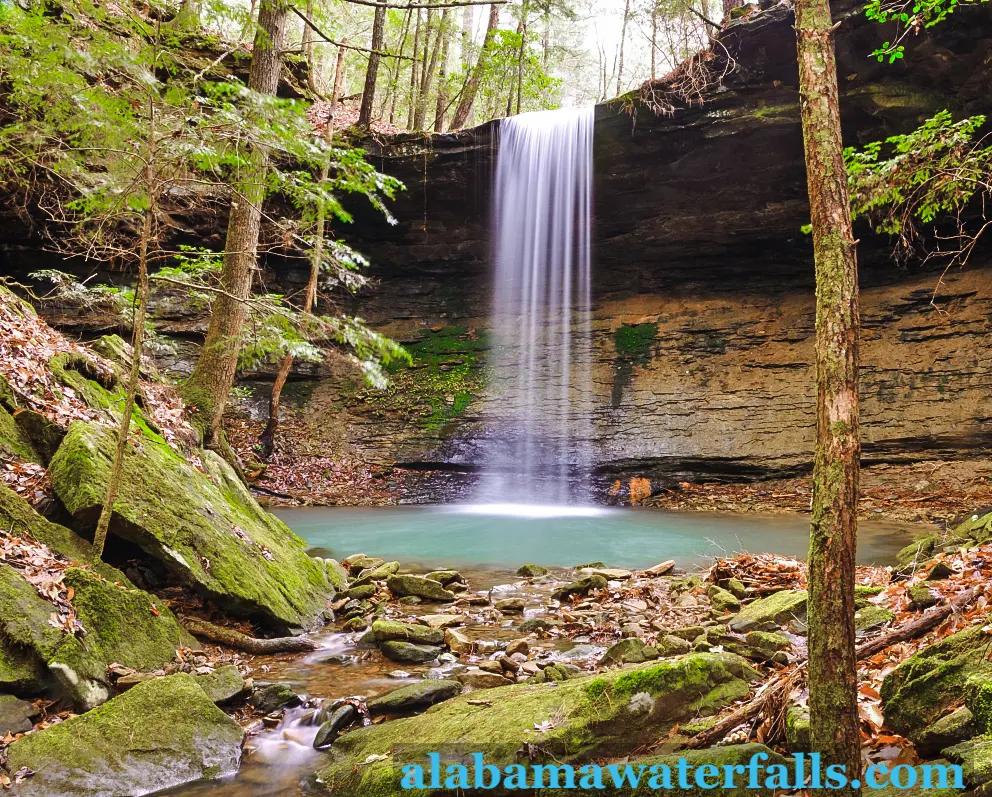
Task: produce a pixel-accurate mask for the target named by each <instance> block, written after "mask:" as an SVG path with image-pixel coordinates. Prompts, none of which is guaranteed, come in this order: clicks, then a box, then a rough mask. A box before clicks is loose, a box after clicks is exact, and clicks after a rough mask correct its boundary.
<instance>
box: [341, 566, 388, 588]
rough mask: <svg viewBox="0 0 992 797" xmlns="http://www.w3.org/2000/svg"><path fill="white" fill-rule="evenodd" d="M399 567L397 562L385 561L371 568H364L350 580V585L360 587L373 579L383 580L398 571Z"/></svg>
mask: <svg viewBox="0 0 992 797" xmlns="http://www.w3.org/2000/svg"><path fill="white" fill-rule="evenodd" d="M399 569H400V563H399V562H385V563H384V564H381V565H379V566H378V567H373V568H372V569H371V570H366V571H364V572H362V573H360V574H359V576H358V577H357V578H356V579H355V580H354V581H353V582H352V584H351V586H352V587H361V586H364V585H366V584H370V583H372V582H373V581H385V580H386V579H387V578H389V577H390V576H391V575H393V574H394V573H396V572H398V571H399Z"/></svg>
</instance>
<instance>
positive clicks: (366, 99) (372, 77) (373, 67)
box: [358, 6, 386, 128]
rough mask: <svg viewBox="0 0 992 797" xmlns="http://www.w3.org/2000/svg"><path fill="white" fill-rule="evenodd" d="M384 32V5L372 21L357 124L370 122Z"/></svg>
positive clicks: (376, 12) (366, 126)
mask: <svg viewBox="0 0 992 797" xmlns="http://www.w3.org/2000/svg"><path fill="white" fill-rule="evenodd" d="M385 32H386V7H385V6H378V7H377V8H376V10H375V18H374V20H373V22H372V52H371V53H369V66H368V69H367V70H366V71H365V89H364V90H363V91H362V107H361V109H360V110H359V112H358V126H359V127H364V128H368V127H369V125H371V124H372V103H373V102H375V84H376V81H377V80H378V79H379V59H380V58H381V56H380V55H379V53H381V52H382V40H383V37H384V36H385Z"/></svg>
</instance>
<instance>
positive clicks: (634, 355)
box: [613, 324, 658, 365]
mask: <svg viewBox="0 0 992 797" xmlns="http://www.w3.org/2000/svg"><path fill="white" fill-rule="evenodd" d="M657 334H658V325H657V324H623V325H622V326H619V327H617V329H616V331H615V332H614V333H613V346H614V348H615V349H616V351H617V354H619V355H620V357H622V358H623V359H626V360H630V361H631V362H634V363H636V364H638V365H644V364H646V363H647V362H648V360H650V359H651V348H652V347H653V345H654V339H655V337H656V336H657Z"/></svg>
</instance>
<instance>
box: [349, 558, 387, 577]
mask: <svg viewBox="0 0 992 797" xmlns="http://www.w3.org/2000/svg"><path fill="white" fill-rule="evenodd" d="M342 564H343V565H344V566H345V567H347V568H348V571H349V572H350V573H351V575H353V576H357V575H359V574H360V573H361V572H362V571H363V570H369V569H373V570H374V569H375V568H377V567H380V566H381V565H384V564H385V562H383V560H382V559H379V558H377V557H375V556H365V555H364V554H356V555H355V556H349V557H348V558H347V559H345V560H344V562H342Z"/></svg>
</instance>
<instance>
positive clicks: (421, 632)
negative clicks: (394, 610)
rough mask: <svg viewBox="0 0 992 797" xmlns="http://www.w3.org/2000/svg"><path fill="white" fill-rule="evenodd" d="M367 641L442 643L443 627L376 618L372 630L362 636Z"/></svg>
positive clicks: (421, 643) (419, 643) (420, 643)
mask: <svg viewBox="0 0 992 797" xmlns="http://www.w3.org/2000/svg"><path fill="white" fill-rule="evenodd" d="M362 640H363V641H367V642H376V643H378V642H390V641H395V640H399V641H401V642H414V643H416V644H418V645H443V644H444V629H441V628H430V627H429V626H426V625H407V624H406V623H398V622H396V621H395V620H376V621H375V622H374V623H372V630H371V631H369V632H368V633H367V634H366V635H365V636H364V637H362Z"/></svg>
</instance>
